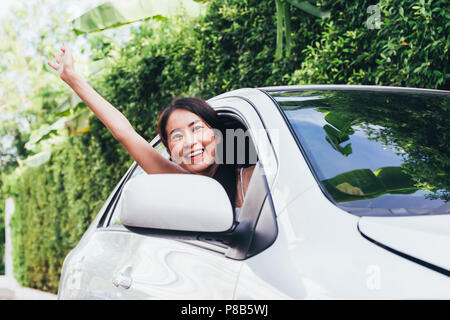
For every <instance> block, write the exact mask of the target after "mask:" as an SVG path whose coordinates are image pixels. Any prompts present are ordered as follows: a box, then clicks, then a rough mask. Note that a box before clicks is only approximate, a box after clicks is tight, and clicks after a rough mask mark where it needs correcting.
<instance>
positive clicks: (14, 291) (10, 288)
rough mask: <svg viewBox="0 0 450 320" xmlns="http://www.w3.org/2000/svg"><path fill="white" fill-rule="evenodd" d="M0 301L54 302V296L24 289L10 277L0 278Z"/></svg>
mask: <svg viewBox="0 0 450 320" xmlns="http://www.w3.org/2000/svg"><path fill="white" fill-rule="evenodd" d="M0 300H56V295H54V294H51V293H48V292H43V291H39V290H36V289H31V288H24V287H22V286H20V285H19V284H18V283H17V282H16V281H15V280H14V279H12V278H10V277H7V276H0Z"/></svg>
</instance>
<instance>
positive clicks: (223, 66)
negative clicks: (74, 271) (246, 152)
mask: <svg viewBox="0 0 450 320" xmlns="http://www.w3.org/2000/svg"><path fill="white" fill-rule="evenodd" d="M422 2H423V1H422ZM420 3H421V2H420V1H419V2H417V1H416V2H413V1H403V2H401V1H396V0H391V1H381V2H380V6H381V9H382V12H381V17H382V19H383V23H384V24H383V25H382V26H381V29H375V30H370V29H368V28H367V27H366V25H365V22H366V20H367V18H368V16H369V14H368V13H367V12H366V8H367V6H368V5H369V4H370V2H369V1H361V2H360V1H358V2H357V1H354V2H352V3H349V2H348V1H345V2H344V1H323V2H322V4H323V5H324V6H325V7H326V8H329V9H330V11H331V17H330V18H329V19H325V20H320V19H316V18H313V17H311V16H309V15H307V14H305V13H304V12H303V11H300V10H299V9H296V8H292V11H291V15H292V33H293V34H292V38H293V47H292V50H291V56H290V57H289V58H282V59H280V60H275V59H274V53H275V43H276V27H275V26H276V21H275V3H274V1H257V0H216V1H212V2H211V3H210V5H209V9H208V11H207V14H206V15H205V16H204V17H202V18H200V19H199V20H197V21H183V20H181V19H180V20H179V21H177V22H173V23H169V22H162V23H161V25H160V26H159V27H151V25H150V24H143V25H141V26H140V27H139V28H137V29H136V30H134V32H133V33H132V38H131V39H130V41H129V42H128V43H126V44H125V45H123V46H122V47H121V48H119V49H118V50H119V55H118V57H117V58H115V59H114V60H113V61H112V62H111V63H108V64H106V67H105V68H103V69H102V71H101V72H99V73H97V74H95V75H93V76H92V78H91V83H92V84H93V85H94V86H95V88H96V89H97V90H98V91H99V92H100V93H101V94H102V95H103V96H104V97H105V98H106V99H107V100H108V101H110V102H111V103H112V104H113V105H115V106H116V107H117V108H118V109H119V110H120V111H122V112H123V113H124V114H125V116H126V117H127V118H128V119H129V120H130V122H131V123H132V125H133V126H134V127H135V129H136V130H137V131H138V132H139V133H140V134H141V135H143V136H144V137H145V138H146V139H150V138H152V137H153V136H154V135H155V134H156V127H155V124H156V119H157V115H158V114H159V112H160V111H161V110H162V108H163V107H164V106H165V105H166V104H167V103H168V102H170V100H171V99H172V98H174V97H177V96H182V95H189V96H199V97H203V98H210V97H212V96H215V95H217V94H220V93H222V92H225V91H228V90H232V89H236V88H240V87H258V86H268V85H282V84H305V83H308V84H309V83H311V84H312V83H360V84H385V85H402V86H403V85H404V86H416V87H426V88H448V87H449V81H448V79H449V75H448V34H449V32H448V23H447V24H445V23H446V22H445V21H449V19H448V18H447V19H445V18H446V17H448V9H447V6H444V1H434V2H433V3H432V4H429V3H428V2H427V3H425V5H424V6H422V5H421V4H420ZM416 6H420V7H425V14H422V9H417V8H416ZM400 7H401V8H403V10H400ZM389 8H392V9H391V10H390V9H389ZM436 8H441V10H435V9H436ZM417 12H419V13H420V14H416V13H417ZM429 12H431V18H430V17H429V16H428V13H429ZM406 17H407V18H406ZM105 42H106V40H105ZM404 43H407V44H404ZM105 48H106V46H105ZM96 49H98V46H97V47H96ZM101 49H102V48H101V45H100V51H99V52H100V53H101ZM108 50H110V49H108ZM108 50H106V49H105V51H108ZM90 127H91V130H90V131H89V132H88V133H85V134H82V135H78V136H73V137H71V138H70V139H69V140H68V141H67V142H66V143H64V144H63V145H61V146H59V147H58V148H56V149H55V150H53V154H52V157H51V160H50V161H49V162H48V163H46V164H44V165H43V166H41V167H38V168H20V169H17V170H16V172H14V173H13V174H12V175H10V176H9V178H8V179H7V181H6V185H5V186H4V187H3V190H4V191H5V192H6V193H8V194H9V195H12V196H14V197H15V201H16V213H15V214H14V215H13V219H12V225H13V241H14V249H13V250H14V252H13V259H14V268H15V273H16V275H17V277H18V280H19V282H20V283H21V284H23V285H26V286H30V287H34V288H39V289H43V290H47V291H50V292H56V290H57V287H58V281H59V275H60V271H61V266H62V262H63V260H64V257H65V255H66V254H67V253H68V251H69V250H70V249H71V248H73V247H74V246H75V245H76V244H77V242H78V240H79V239H80V237H81V236H82V234H83V232H84V231H85V230H86V228H87V226H88V225H89V223H90V222H91V221H92V219H93V217H94V216H95V215H96V213H97V212H98V210H99V209H100V207H101V206H102V204H103V202H104V201H105V200H106V198H107V197H108V195H109V193H110V192H111V191H112V189H113V188H114V186H115V185H116V184H117V182H118V180H119V178H120V177H121V176H122V175H123V174H124V173H125V171H126V169H127V168H128V166H129V165H130V164H131V163H132V159H131V158H130V157H129V155H128V154H127V153H126V152H125V151H124V150H123V148H122V147H121V146H120V144H119V143H118V142H117V141H115V140H114V138H113V137H112V135H111V134H110V133H109V132H108V130H107V129H106V128H105V127H104V126H103V124H102V123H100V122H99V121H98V120H97V119H96V118H92V119H91V122H90Z"/></svg>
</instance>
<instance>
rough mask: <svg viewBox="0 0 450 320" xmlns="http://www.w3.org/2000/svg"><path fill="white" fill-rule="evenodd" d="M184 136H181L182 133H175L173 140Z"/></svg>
mask: <svg viewBox="0 0 450 320" xmlns="http://www.w3.org/2000/svg"><path fill="white" fill-rule="evenodd" d="M181 137H182V136H181V134H179V133H178V134H174V135H173V136H172V140H177V139H180V138H181Z"/></svg>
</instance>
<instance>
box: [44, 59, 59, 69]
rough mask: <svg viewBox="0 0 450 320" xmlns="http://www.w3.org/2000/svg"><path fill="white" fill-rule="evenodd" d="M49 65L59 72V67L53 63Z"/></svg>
mask: <svg viewBox="0 0 450 320" xmlns="http://www.w3.org/2000/svg"><path fill="white" fill-rule="evenodd" d="M47 64H48V65H49V66H50V67H52V68H53V69H55V70H56V71H58V66H56V65H54V64H53V63H51V62H50V61H49V62H47Z"/></svg>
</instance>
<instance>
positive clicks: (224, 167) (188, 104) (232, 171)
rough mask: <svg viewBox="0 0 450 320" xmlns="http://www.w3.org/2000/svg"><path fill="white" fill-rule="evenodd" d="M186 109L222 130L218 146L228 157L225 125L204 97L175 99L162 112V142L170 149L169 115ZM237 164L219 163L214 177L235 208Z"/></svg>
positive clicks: (160, 118)
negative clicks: (168, 138)
mask: <svg viewBox="0 0 450 320" xmlns="http://www.w3.org/2000/svg"><path fill="white" fill-rule="evenodd" d="M179 109H182V110H186V111H189V112H192V113H194V114H196V115H198V116H199V117H200V118H202V119H203V120H204V121H205V122H206V123H207V124H208V125H209V126H210V127H211V128H213V129H217V130H220V132H221V133H222V139H221V141H220V143H219V144H218V146H217V148H218V149H219V150H220V149H222V150H223V155H222V157H223V159H227V158H226V148H221V145H220V144H223V146H226V145H227V144H226V134H225V129H226V128H225V126H224V124H223V122H222V120H221V119H220V117H219V116H218V114H217V112H216V111H215V110H214V109H213V108H212V107H211V106H210V105H209V104H208V103H207V102H206V101H205V100H203V99H199V98H179V99H175V100H173V101H172V102H171V103H170V104H169V105H168V106H167V107H166V108H165V109H164V110H163V111H162V113H161V115H160V116H159V119H158V134H159V137H160V138H161V142H162V143H163V144H164V146H165V147H166V149H167V150H169V144H168V142H167V131H166V126H167V121H168V119H169V116H170V115H171V114H172V112H173V111H175V110H179ZM236 171H237V170H236V165H235V164H227V163H222V164H219V166H218V168H217V170H216V172H215V173H214V176H213V179H215V180H217V181H218V182H219V183H220V184H221V185H222V186H223V188H224V189H225V191H226V192H227V194H228V198H229V199H230V202H231V205H232V207H233V210H234V208H235V202H236V182H237V181H236V178H237V172H236Z"/></svg>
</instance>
